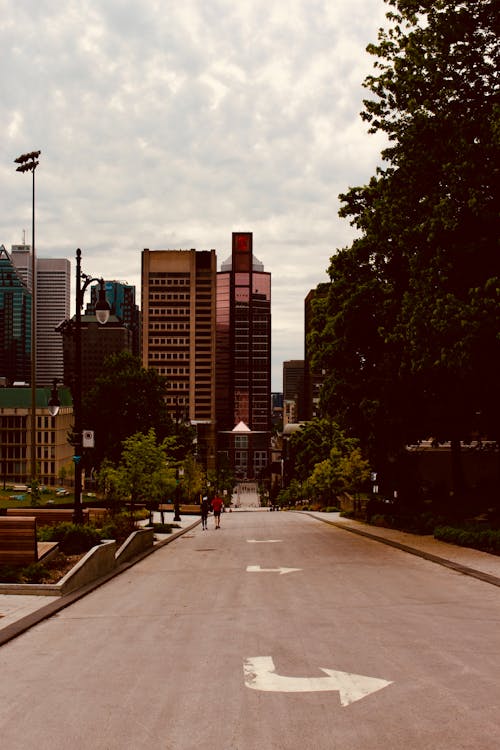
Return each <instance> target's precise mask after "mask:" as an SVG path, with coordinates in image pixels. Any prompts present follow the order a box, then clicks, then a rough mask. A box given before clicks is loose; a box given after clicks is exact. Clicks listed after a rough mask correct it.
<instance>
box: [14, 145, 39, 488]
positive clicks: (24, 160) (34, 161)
mask: <svg viewBox="0 0 500 750" xmlns="http://www.w3.org/2000/svg"><path fill="white" fill-rule="evenodd" d="M40 154H41V151H30V153H28V154H21V156H18V157H17V159H14V163H15V164H19V166H18V167H17V169H16V172H31V174H32V178H33V181H32V182H33V187H32V205H31V481H32V482H34V481H36V478H37V470H36V262H35V169H36V168H37V167H38V164H39V162H38V157H39V156H40Z"/></svg>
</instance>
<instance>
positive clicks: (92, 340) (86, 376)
mask: <svg viewBox="0 0 500 750" xmlns="http://www.w3.org/2000/svg"><path fill="white" fill-rule="evenodd" d="M74 325H75V322H74V318H73V319H71V320H65V321H64V322H63V323H61V324H60V325H59V326H58V329H57V330H58V333H59V335H61V336H62V341H63V357H64V376H63V382H64V384H65V385H68V386H69V387H70V388H74V378H75V365H76V348H75V336H74ZM80 330H81V338H82V369H81V386H82V396H85V394H86V393H88V391H89V390H90V389H91V388H92V387H93V385H94V383H95V380H96V378H98V377H99V376H100V375H103V374H104V373H105V366H104V362H105V360H106V358H107V357H109V356H111V355H112V354H119V353H120V352H123V351H126V352H132V333H131V331H130V329H128V328H127V327H126V326H124V325H123V323H122V322H121V320H119V319H118V318H117V317H116V316H115V315H110V318H109V320H108V322H107V323H106V325H101V324H100V323H98V322H97V318H96V316H95V315H87V314H85V315H82V316H81V324H80Z"/></svg>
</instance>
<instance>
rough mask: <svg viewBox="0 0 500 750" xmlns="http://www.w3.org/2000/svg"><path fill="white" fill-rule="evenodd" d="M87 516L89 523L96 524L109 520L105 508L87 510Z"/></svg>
mask: <svg viewBox="0 0 500 750" xmlns="http://www.w3.org/2000/svg"><path fill="white" fill-rule="evenodd" d="M87 511H88V514H89V521H90V523H94V524H98V523H102V522H103V521H106V520H107V519H108V518H109V515H110V514H109V510H108V509H107V508H87Z"/></svg>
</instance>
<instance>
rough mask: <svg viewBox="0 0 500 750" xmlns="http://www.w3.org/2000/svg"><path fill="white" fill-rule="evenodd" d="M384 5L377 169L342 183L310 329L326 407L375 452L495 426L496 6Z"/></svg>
mask: <svg viewBox="0 0 500 750" xmlns="http://www.w3.org/2000/svg"><path fill="white" fill-rule="evenodd" d="M386 2H387V4H388V5H389V6H390V10H389V12H388V13H387V19H388V28H387V29H381V30H380V32H379V38H378V43H377V44H371V45H369V47H368V51H369V53H370V54H372V55H373V56H374V58H375V66H374V67H375V73H374V74H373V75H371V76H369V77H368V78H367V79H366V81H365V84H364V85H365V87H366V89H367V90H368V92H369V97H368V98H367V99H366V100H365V101H364V111H363V113H362V117H363V119H364V120H365V121H366V122H367V123H368V124H369V129H370V132H372V133H375V132H382V133H384V134H385V135H386V137H387V146H386V148H385V149H384V151H383V152H382V159H383V166H382V167H380V168H379V169H378V170H377V172H376V174H375V175H374V176H373V177H372V178H371V179H370V181H369V183H368V184H367V185H365V186H362V187H353V188H350V189H349V190H348V191H347V192H346V193H345V194H343V195H341V196H340V198H341V202H342V208H341V211H340V214H341V215H342V216H344V217H346V218H348V219H349V220H350V221H351V223H352V224H353V225H354V226H355V227H356V228H357V229H358V230H359V236H358V238H357V239H356V240H355V241H354V242H353V243H352V245H351V246H350V247H347V248H344V249H342V250H339V251H338V252H336V253H335V254H334V255H333V257H332V258H331V265H330V268H329V275H330V279H331V283H330V289H329V294H328V298H327V301H326V303H325V305H324V306H320V307H319V308H318V310H317V315H316V322H315V325H314V331H313V333H312V335H311V345H312V347H313V351H314V361H315V366H317V367H321V368H323V369H324V370H325V371H326V372H327V378H326V381H325V386H324V389H323V393H322V404H323V409H324V412H325V413H326V414H329V415H330V416H331V417H333V418H334V419H336V420H338V422H339V424H340V426H341V427H342V428H344V429H346V430H347V431H348V432H350V433H351V434H357V435H358V436H359V437H360V438H361V440H362V442H363V444H365V445H367V446H369V448H370V452H371V456H372V457H374V458H375V462H378V461H381V460H383V459H382V454H383V453H385V454H386V457H387V455H388V454H390V453H393V454H396V453H397V451H398V446H399V447H402V446H403V445H404V444H405V443H406V442H409V441H412V440H415V439H419V438H425V437H429V436H431V435H432V436H435V437H437V438H438V439H451V440H454V441H459V440H460V439H467V438H470V436H471V433H473V432H474V431H477V430H480V431H482V432H483V433H484V432H486V433H488V434H489V435H490V436H491V437H494V438H495V439H498V437H499V436H498V429H499V425H500V408H499V403H500V400H499V395H498V382H500V351H499V349H500V337H499V331H500V305H499V302H500V247H499V243H500V217H499V210H498V206H499V198H500V195H499V188H500V179H499V177H500V158H499V157H500V84H499V81H498V70H499V67H500V65H499V64H500V41H499V40H500V37H499V35H498V4H497V2H496V1H494V0H477V1H476V2H474V3H469V2H457V1H456V0H455V1H451V0H426V1H425V2H418V1H417V0H386Z"/></svg>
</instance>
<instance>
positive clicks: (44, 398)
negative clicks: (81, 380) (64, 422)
mask: <svg viewBox="0 0 500 750" xmlns="http://www.w3.org/2000/svg"><path fill="white" fill-rule="evenodd" d="M51 391H52V388H50V387H49V386H47V387H46V388H37V389H36V405H37V408H40V409H43V408H45V407H46V406H47V405H48V403H49V399H50V394H51ZM57 394H58V396H59V401H60V402H61V406H73V400H72V398H71V391H70V389H69V388H67V387H66V386H64V385H63V386H60V387H59V388H58V389H57ZM0 408H2V409H30V408H31V388H30V387H29V386H18V387H16V388H0Z"/></svg>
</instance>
